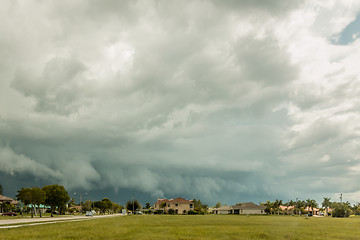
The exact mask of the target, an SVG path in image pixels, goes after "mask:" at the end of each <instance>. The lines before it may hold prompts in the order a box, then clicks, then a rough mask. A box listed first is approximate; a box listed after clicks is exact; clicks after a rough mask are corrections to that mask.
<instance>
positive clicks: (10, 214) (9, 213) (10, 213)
mask: <svg viewBox="0 0 360 240" xmlns="http://www.w3.org/2000/svg"><path fill="white" fill-rule="evenodd" d="M2 215H3V216H17V213H15V212H6V213H3V214H2Z"/></svg>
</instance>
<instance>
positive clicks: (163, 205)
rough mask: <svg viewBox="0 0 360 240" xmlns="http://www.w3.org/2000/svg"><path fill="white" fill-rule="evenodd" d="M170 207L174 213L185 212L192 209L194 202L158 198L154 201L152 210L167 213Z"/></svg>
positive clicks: (181, 199)
mask: <svg viewBox="0 0 360 240" xmlns="http://www.w3.org/2000/svg"><path fill="white" fill-rule="evenodd" d="M170 209H173V210H174V211H175V214H186V213H187V212H188V211H190V210H194V203H193V202H192V201H189V200H186V199H183V198H180V197H178V198H175V199H158V200H157V201H156V203H154V210H163V211H164V212H165V213H168V212H169V210H170Z"/></svg>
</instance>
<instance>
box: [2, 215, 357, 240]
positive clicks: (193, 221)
mask: <svg viewBox="0 0 360 240" xmlns="http://www.w3.org/2000/svg"><path fill="white" fill-rule="evenodd" d="M359 226H360V218H358V217H352V218H346V219H334V218H330V217H329V218H315V217H312V218H308V219H306V218H304V217H293V216H249V217H247V216H236V215H229V216H220V215H206V216H169V215H163V216H161V215H160V216H157V215H155V216H145V215H144V216H125V217H114V218H103V219H94V220H90V221H83V222H69V223H56V224H48V225H38V226H26V227H21V228H13V229H0V238H1V239H2V240H5V239H360V228H359Z"/></svg>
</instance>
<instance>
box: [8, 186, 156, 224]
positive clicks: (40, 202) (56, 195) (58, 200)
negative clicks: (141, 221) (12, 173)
mask: <svg viewBox="0 0 360 240" xmlns="http://www.w3.org/2000/svg"><path fill="white" fill-rule="evenodd" d="M1 190H2V189H1ZM16 198H17V200H19V201H21V202H22V203H23V204H25V205H26V206H28V209H29V212H30V213H31V217H34V213H35V212H39V214H40V217H42V211H41V210H42V208H45V207H50V209H49V210H50V212H51V217H53V214H54V213H57V214H60V215H61V214H65V212H68V213H74V212H75V211H76V208H75V207H76V206H80V213H82V212H83V211H85V212H87V211H93V210H94V211H96V212H98V213H100V214H113V213H119V212H121V211H122V209H124V206H122V205H120V204H117V203H114V202H112V201H111V200H110V199H109V198H103V199H102V200H100V201H91V200H86V201H85V202H80V203H79V205H77V204H76V202H75V200H74V198H71V199H70V197H69V194H68V192H67V191H66V190H65V188H64V186H61V185H58V184H54V185H46V186H43V187H42V188H38V187H32V188H21V189H20V190H18V194H17V195H16ZM130 205H131V206H135V209H138V208H140V207H141V205H140V204H139V203H138V201H137V200H135V202H134V204H132V203H131V204H130V203H129V202H128V203H127V204H126V207H127V209H129V210H130V209H132V208H130ZM148 205H149V206H150V204H149V203H147V206H148ZM37 210H39V211H37ZM19 211H20V213H21V214H22V213H23V211H22V209H21V208H19Z"/></svg>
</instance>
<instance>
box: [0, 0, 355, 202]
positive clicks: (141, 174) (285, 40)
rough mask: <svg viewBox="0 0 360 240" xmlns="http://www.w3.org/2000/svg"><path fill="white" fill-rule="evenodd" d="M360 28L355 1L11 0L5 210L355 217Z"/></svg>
mask: <svg viewBox="0 0 360 240" xmlns="http://www.w3.org/2000/svg"><path fill="white" fill-rule="evenodd" d="M359 16H360V1H357V0H328V1H322V0H293V1H283V0H273V1H267V0H257V1H250V0H238V1H235V0H221V1H220V0H198V1H197V0H194V1H171V0H170V1H165V0H153V1H151V0H143V1H115V0H105V1H100V0H71V1H70V0H68V1H66V0H64V1H41V0H38V1H35V0H29V1H13V0H5V1H2V7H1V8H0V34H1V35H0V36H1V37H0V183H1V185H2V186H3V187H4V193H5V195H9V196H12V197H13V196H15V195H16V193H17V190H19V189H20V188H21V187H33V186H38V187H42V186H43V185H46V184H61V185H64V186H65V188H66V189H67V190H68V192H69V194H70V196H71V197H75V198H76V199H78V197H79V195H80V194H82V196H83V199H84V198H85V199H91V200H99V199H102V198H103V197H110V198H111V199H112V200H113V201H114V202H118V203H120V204H124V203H125V202H126V200H129V199H131V198H136V199H139V200H140V201H141V202H143V203H145V202H151V203H153V202H155V200H156V199H157V198H175V197H183V198H186V199H193V198H196V199H201V200H202V202H205V203H207V204H209V205H213V204H215V203H216V202H221V203H223V204H234V203H238V202H245V201H253V202H255V203H258V202H262V201H266V200H275V199H282V200H283V201H288V200H295V199H296V198H298V199H302V200H305V199H308V198H311V199H316V200H317V201H318V202H319V203H321V202H322V200H323V197H331V199H332V200H333V201H339V196H340V193H343V200H344V201H350V202H352V203H356V202H359V201H360V185H359V182H360V138H359V136H360V111H359V109H360V98H359V97H358V96H359V95H360V79H359V76H360V68H359V62H360V40H359V36H360V17H359ZM75 192H76V193H77V194H74V193H75Z"/></svg>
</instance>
